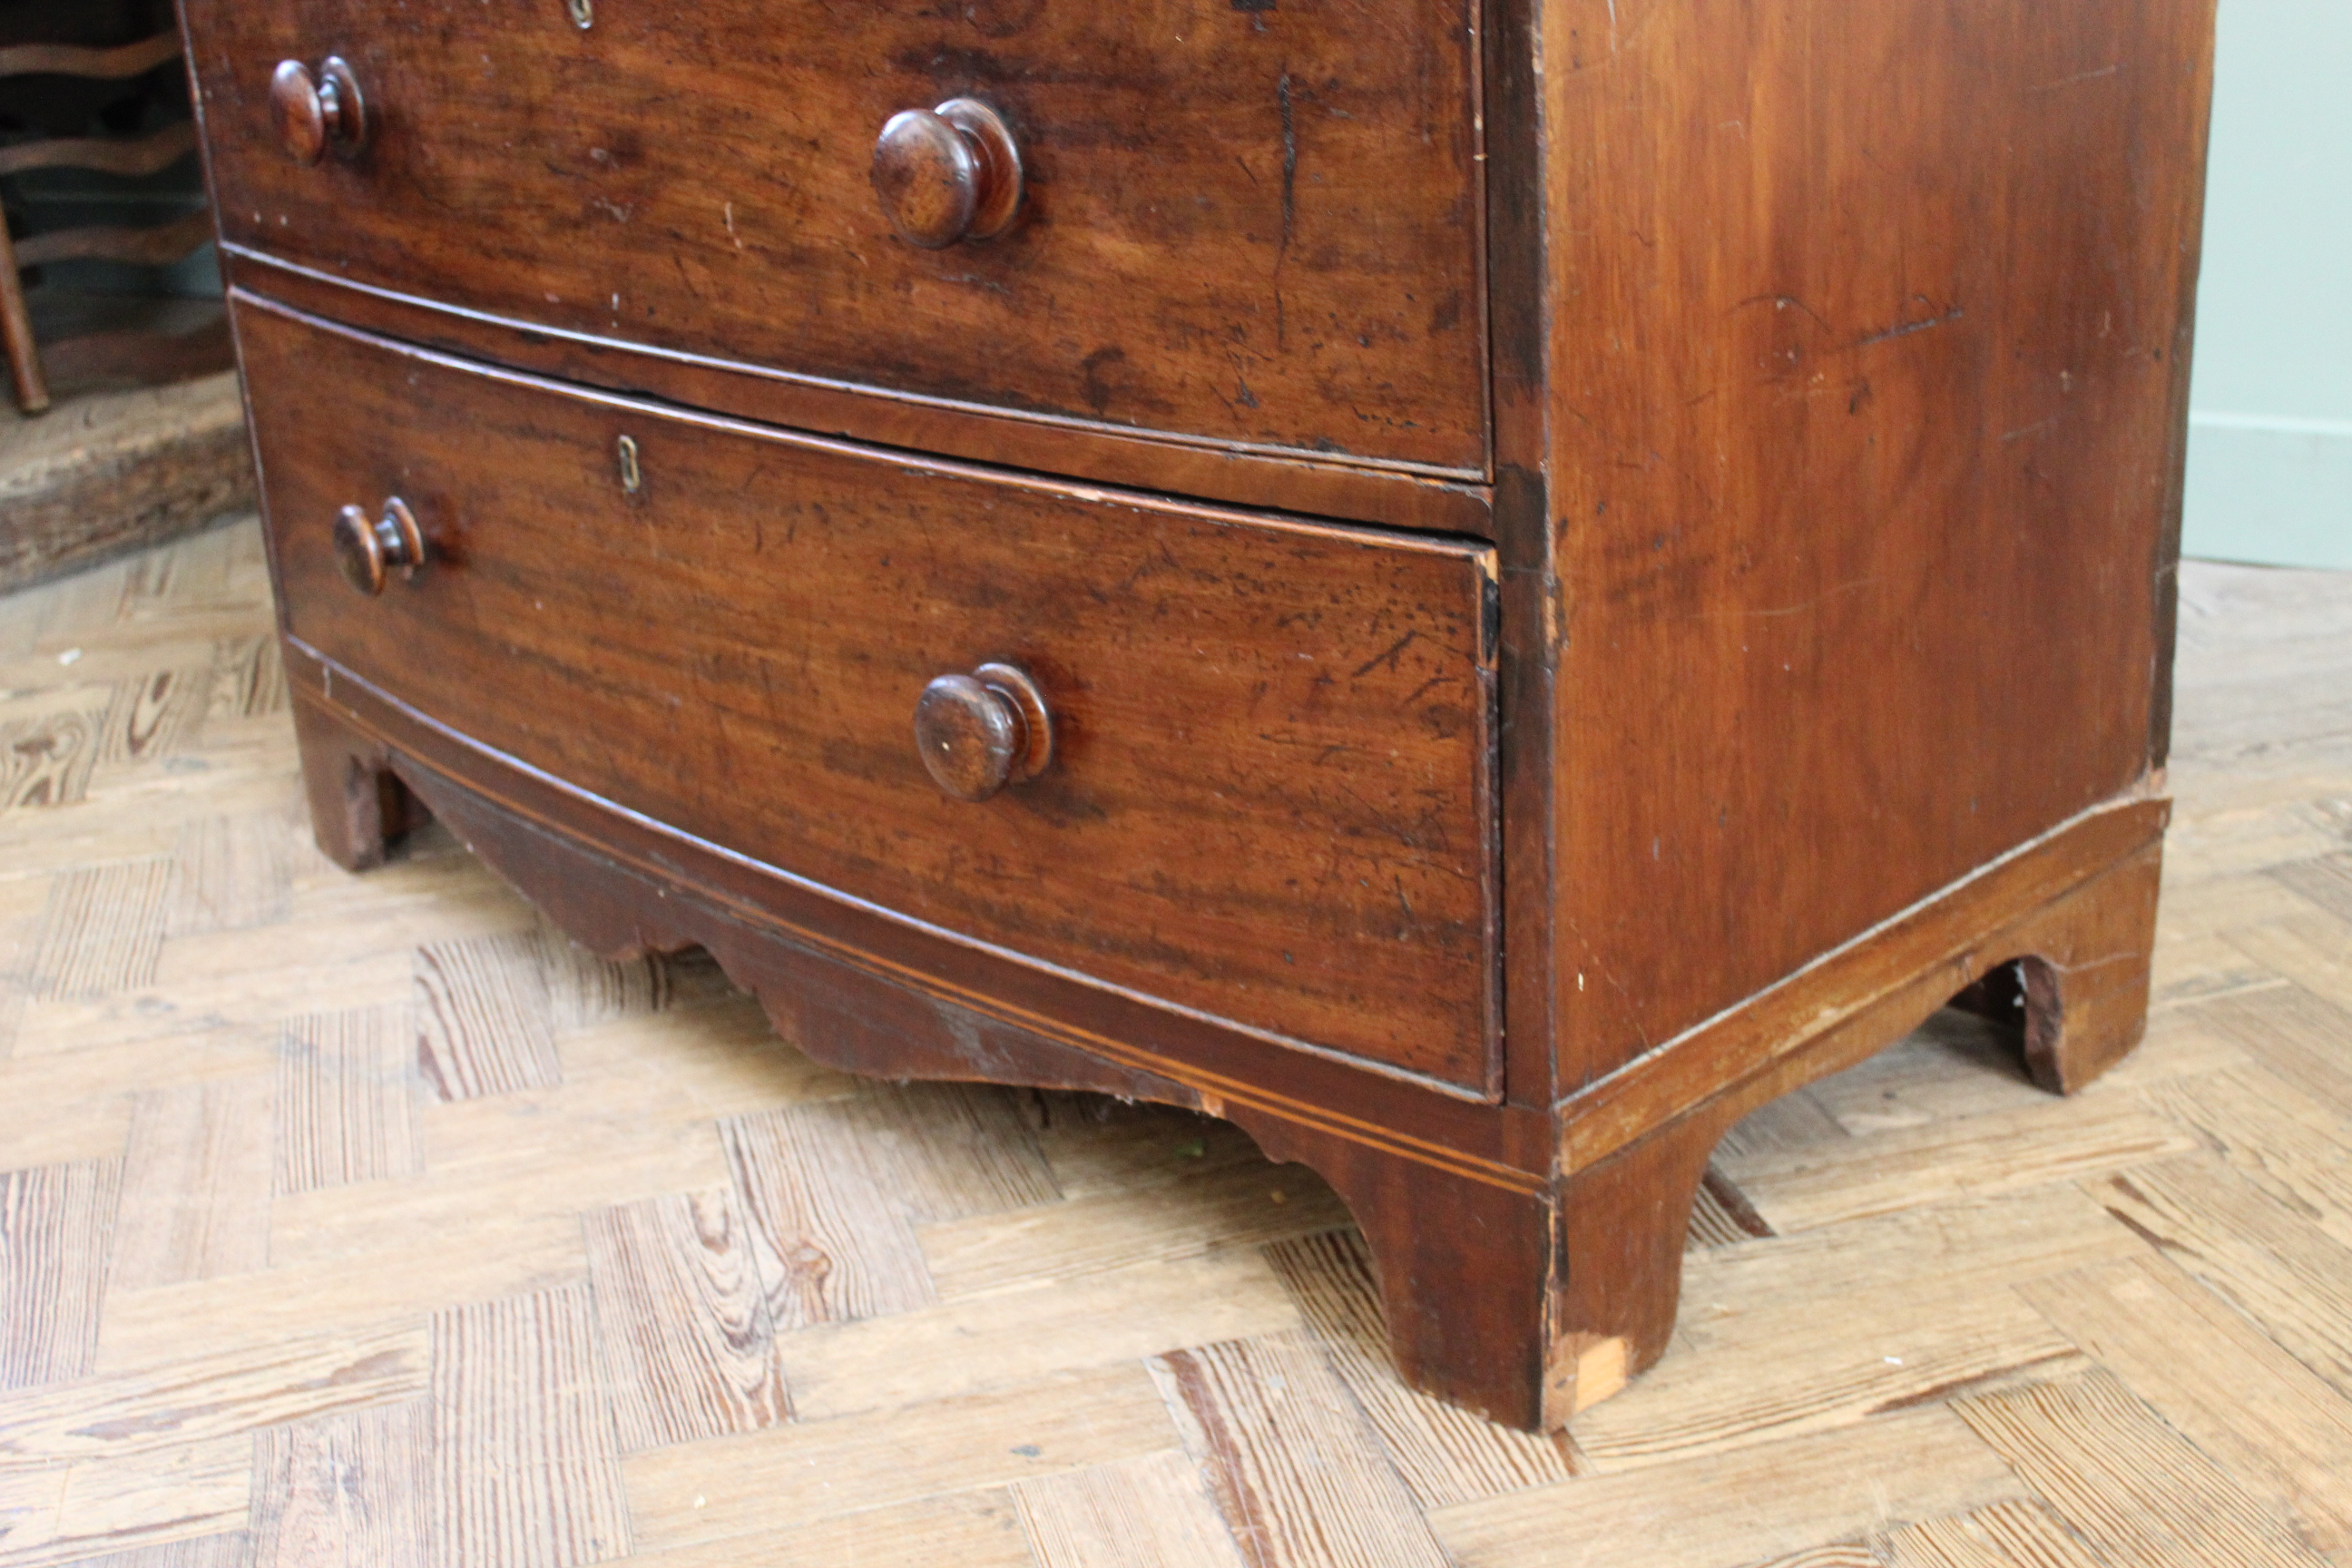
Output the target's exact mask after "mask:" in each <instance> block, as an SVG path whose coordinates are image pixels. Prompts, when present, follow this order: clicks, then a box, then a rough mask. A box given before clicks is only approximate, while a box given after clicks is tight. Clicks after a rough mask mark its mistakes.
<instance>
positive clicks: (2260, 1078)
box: [0, 523, 2352, 1568]
mask: <svg viewBox="0 0 2352 1568" xmlns="http://www.w3.org/2000/svg"><path fill="white" fill-rule="evenodd" d="M268 625H269V612H268V585H267V583H266V580H265V576H264V573H263V570H262V566H261V562H260V557H259V548H258V539H257V533H256V531H255V530H254V528H253V527H252V526H251V525H250V524H249V523H248V524H240V525H236V526H233V527H229V528H226V529H222V530H216V531H213V532H210V533H207V534H205V535H202V536H200V537H198V538H196V539H194V540H192V541H189V542H184V543H183V544H180V545H178V546H176V547H173V548H170V549H166V550H163V551H160V552H154V553H151V554H148V555H145V556H142V557H138V558H135V559H132V560H131V561H128V562H126V563H120V564H117V565H113V566H110V567H105V568H101V569H99V570H95V571H92V572H89V573H87V574H83V575H81V576H79V577H75V578H71V579H69V580H67V581H64V582H60V583H58V584H52V585H49V586H47V587H45V588H42V589H39V590H37V591H35V592H32V593H29V594H26V595H19V596H17V597H16V598H13V599H7V600H0V688H5V689H0V1565H17V1564H32V1563H68V1562H85V1561H87V1562H100V1561H102V1562H104V1563H107V1564H109V1565H110V1568H165V1565H174V1568H186V1565H194V1564H205V1565H207V1568H229V1565H239V1568H241V1565H245V1564H254V1565H257V1568H259V1565H268V1568H278V1565H284V1564H320V1563H333V1564H347V1563H348V1564H378V1563H381V1564H395V1565H411V1564H428V1563H429V1564H434V1565H436V1568H477V1565H478V1568H499V1565H505V1564H525V1563H528V1564H562V1565H569V1564H584V1563H599V1562H605V1561H609V1560H614V1559H622V1558H627V1559H631V1560H632V1561H636V1562H643V1563H648V1564H653V1563H658V1564H662V1565H664V1568H721V1565H724V1568H759V1565H761V1564H788V1563H789V1564H813V1565H814V1564H824V1565H835V1564H842V1565H858V1568H874V1565H879V1564H925V1565H930V1564H955V1565H971V1568H993V1565H1000V1564H1001V1565H1004V1568H1014V1565H1020V1568H1077V1565H1087V1568H1092V1565H1097V1564H1138V1565H1142V1564H1164V1565H1168V1568H1239V1565H1241V1564H1249V1565H1252V1568H1313V1565H1321V1564H1346V1565H1349V1568H1410V1565H1418V1564H1437V1563H1446V1562H1449V1561H1450V1562H1452V1563H1458V1564H1462V1565H1463V1568H1517V1565H1522V1564H1524V1565H1535V1564H1611V1565H1622V1568H1647V1565H1656V1568H1742V1565H1748V1564H1762V1563H1772V1564H1777V1565H1779V1568H1798V1565H1804V1568H1832V1565H1854V1568H1860V1565H1864V1564H1868V1565H1893V1568H2000V1565H2013V1568H2029V1565H2031V1568H2084V1565H2092V1564H2105V1565H2107V1568H2138V1565H2143V1564H2145V1565H2148V1568H2158V1565H2162V1568H2211V1565H2217V1564H2231V1565H2255V1564H2300V1565H2304V1568H2313V1565H2316V1564H2321V1563H2334V1564H2336V1568H2352V1158H2347V1155H2352V578H2347V577H2343V576H2335V577H2331V576H2326V575H2323V574H2286V573H2262V572H2254V571H2248V570H2242V569H2231V568H2221V567H2191V568H2189V570H2188V571H2187V573H2186V574H2185V576H2184V605H2183V614H2182V618H2181V626H2182V637H2181V667H2180V677H2181V679H2180V705H2179V731H2178V735H2179V743H2178V749H2177V760H2176V764H2175V768H2174V773H2173V783H2174V786H2175V789H2176V791H2177V794H2178V795H2179V817H2178V822H2177V826H2176V827H2175V829H2174V833H2173V836H2172V839H2171V847H2170V849H2169V860H2168V889H2167V893H2166V903H2165V910H2164V917H2163V946H2162V952H2161V956H2160V960H2159V998H2158V1011H2157V1014H2156V1016H2155V1021H2154V1023H2153V1026H2152V1028H2151V1033H2150V1038H2149V1040H2148V1043H2147V1046H2146V1047H2144V1048H2143V1049H2142V1050H2141V1052H2140V1053H2139V1054H2138V1055H2137V1057H2136V1058H2134V1059H2133V1060H2132V1061H2130V1062H2129V1063H2128V1064H2127V1065H2126V1066H2125V1067H2124V1068H2122V1069H2121V1070H2120V1071H2118V1072H2117V1073H2116V1074H2115V1075H2114V1076H2113V1077H2111V1078H2110V1079H2107V1080H2106V1081H2105V1082H2103V1083H2101V1084H2099V1085H2098V1086H2096V1087H2095V1088H2094V1089H2091V1090H2090V1091H2088V1092H2087V1093H2085V1094H2084V1095H2082V1096H2081V1097H2079V1098H2078V1099H2076V1100H2070V1101H2064V1102H2061V1101H2058V1100H2052V1099H2049V1098H2046V1097H2044V1096H2042V1095H2041V1094H2040V1093H2038V1092H2036V1091H2035V1090H2034V1089H2032V1088H2030V1087H2028V1086H2027V1085H2026V1084H2025V1083H2024V1081H2023V1080H2022V1079H2021V1075H2020V1073H2019V1071H2018V1068H2017V1065H2016V1063H2015V1062H2014V1060H2013V1059H2012V1058H2011V1055H2010V1053H2009V1052H2008V1050H2007V1049H2006V1048H2005V1047H2003V1045H2002V1044H2001V1042H2000V1041H1999V1040H1998V1039H1996V1038H1994V1037H1990V1035H1988V1034H1987V1033H1985V1032H1984V1031H1983V1030H1982V1029H1981V1028H1979V1026H1974V1025H1972V1024H1970V1023H1969V1022H1967V1021H1965V1020H1963V1019H1960V1018H1958V1017H1957V1016H1953V1015H1946V1016H1943V1017H1941V1018H1939V1019H1937V1021H1936V1022H1935V1023H1933V1024H1931V1025H1930V1026H1928V1027H1927V1029H1925V1030H1923V1031H1921V1033H1920V1034H1918V1035H1917V1036H1916V1037H1913V1038H1912V1039H1910V1040H1909V1041H1907V1042H1906V1043H1904V1044H1903V1045H1901V1046H1899V1047H1895V1048H1894V1049H1892V1050H1890V1051H1888V1052H1886V1053H1885V1055H1883V1056H1881V1057H1879V1058H1876V1059H1874V1060H1873V1061H1871V1062H1869V1063H1866V1064H1865V1065H1864V1066H1863V1067H1861V1068H1856V1069H1854V1070H1853V1071H1852V1072H1850V1073H1847V1074H1845V1075H1844V1076H1843V1077H1841V1078H1838V1079H1832V1080H1831V1081H1829V1082H1827V1083H1825V1084H1823V1085H1822V1086H1820V1087H1819V1088H1818V1089H1814V1090H1812V1091H1811V1092H1809V1093H1806V1094H1803V1095H1801V1096H1798V1097H1796V1098H1794V1099H1792V1100H1787V1101H1784V1102H1782V1103H1781V1104H1780V1105H1779V1106H1776V1107H1773V1108H1771V1109H1770V1110H1768V1111H1766V1112H1765V1113H1762V1114H1760V1115H1759V1116H1757V1117H1755V1118H1753V1119H1751V1120H1750V1121H1748V1122H1746V1123H1744V1124H1742V1126H1741V1127H1740V1128H1739V1129H1738V1131H1736V1132H1735V1133H1734V1134H1733V1136H1732V1137H1731V1138H1730V1139H1729V1140H1727V1142H1726V1143H1725V1145H1724V1146H1723V1148H1722V1150H1721V1151H1720V1152H1719V1154H1718V1157H1717V1172H1716V1180H1715V1181H1714V1182H1713V1183H1712V1184H1711V1188H1710V1196H1709V1198H1708V1200H1707V1201H1706V1203H1705V1204H1704V1205H1702V1211H1701V1213H1700V1214H1699V1215H1698V1216H1697V1219H1696V1223H1695V1225H1694V1228H1693V1234H1692V1237H1691V1250H1690V1252H1689V1254H1688V1258H1687V1263H1686V1275H1685V1279H1686V1283H1685V1293H1684V1308H1683V1318H1682V1328H1681V1331H1680V1334H1679V1338H1678V1340H1677V1342H1676V1344H1675V1349H1674V1351H1673V1352H1672V1353H1671V1354H1670V1355H1669V1356H1668V1357H1667V1358H1666V1360H1665V1362H1664V1363H1663V1364H1662V1365H1661V1366H1660V1367H1659V1368H1658V1369H1657V1370H1656V1371H1655V1372H1654V1373H1651V1374H1650V1375H1649V1376H1648V1377H1646V1378H1644V1379H1643V1380H1642V1381H1641V1382H1640V1383H1639V1384H1636V1385H1635V1386H1634V1387H1633V1388H1632V1389H1631V1390H1630V1391H1628V1392H1627V1393H1626V1394H1623V1395H1622V1396H1620V1397H1619V1398H1617V1399H1615V1400H1613V1401H1612V1402H1610V1403H1608V1404H1606V1405H1601V1406H1600V1407H1599V1408H1597V1409H1595V1410H1593V1411H1591V1412H1590V1413H1588V1414H1587V1415H1585V1416H1583V1417H1582V1418H1580V1421H1579V1422H1578V1424H1577V1425H1576V1426H1575V1428H1574V1431H1573V1436H1572V1437H1571V1438H1570V1439H1567V1440H1563V1441H1560V1442H1557V1443H1554V1442H1545V1441H1538V1440H1534V1439H1529V1438H1527V1437H1523V1436H1517V1435H1514V1434H1510V1433H1506V1432H1500V1431H1496V1430H1494V1429H1491V1428H1488V1427H1486V1426H1483V1425H1481V1424H1480V1423H1478V1422H1475V1421H1474V1420H1471V1419H1469V1418H1467V1417H1465V1416H1462V1415H1459V1414H1457V1413H1454V1412H1453V1411H1450V1410H1448V1409H1446V1408H1444V1407H1443V1406H1438V1405H1432V1404H1429V1403H1426V1402H1424V1401H1423V1400H1421V1399H1419V1398H1417V1397H1415V1396H1413V1395H1412V1394H1407V1393H1405V1392H1403V1391H1402V1390H1401V1389H1400V1388H1399V1387H1398V1385H1397V1384H1396V1383H1395V1381H1394V1379H1393V1376H1392V1374H1391V1371H1390V1368H1389V1364H1388V1362H1387V1360H1386V1357H1385V1354H1384V1352H1383V1351H1382V1349H1381V1342H1380V1340H1379V1337H1378V1334H1377V1318H1376V1310H1375V1309H1374V1307H1373V1305H1372V1302H1371V1298H1370V1294H1369V1290H1368V1287H1367V1278H1366V1274H1365V1265H1364V1260H1363V1258H1362V1255H1361V1253H1360V1249H1359V1247H1358V1244H1357V1242H1356V1241H1355V1239H1354V1237H1353V1235H1352V1233H1351V1232H1350V1231H1349V1229H1348V1227H1347V1219H1346V1215H1345V1214H1344V1213H1343V1212H1342V1211H1341V1210H1340V1209H1339V1206H1338V1205H1336V1204H1335V1202H1334V1201H1333V1199H1332V1198H1331V1196H1330V1194H1328V1192H1327V1191H1326V1190H1325V1189H1324V1188H1323V1187H1322V1186H1321V1185H1320V1184H1318V1182H1316V1181H1315V1180H1314V1179H1313V1178H1312V1177H1310V1176H1308V1175H1307V1174H1306V1173H1303V1172H1301V1171H1300V1170H1298V1169H1297V1168H1295V1167H1283V1166H1273V1165H1269V1164H1267V1163H1265V1162H1264V1161H1263V1160H1262V1159H1261V1158H1260V1157H1259V1156H1258V1155H1257V1153H1256V1152H1255V1150H1254V1149H1253V1148H1252V1147H1251V1146H1250V1145H1249V1143H1248V1142H1246V1141H1245V1140H1244V1139H1242V1138H1240V1137H1239V1136H1237V1135H1236V1134H1234V1132H1233V1131H1230V1130H1229V1129H1227V1128H1225V1127H1224V1126H1223V1125H1222V1124H1220V1123H1216V1122H1212V1121H1202V1120H1198V1119H1195V1118H1192V1117H1188V1116H1182V1115H1178V1114H1172V1113H1168V1112H1164V1111H1159V1110H1150V1109H1148V1108H1137V1107H1127V1106H1120V1105H1117V1104H1113V1103H1109V1102H1104V1101H1098V1100H1087V1099H1085V1098H1081V1097H1073V1096H1045V1097H1039V1096H1034V1095H1029V1094H1021V1093H1013V1092H1008V1091H998V1090H980V1089H961V1088H953V1087H938V1086H932V1087H923V1086H917V1087H911V1088H899V1087H895V1086H890V1085H884V1084H872V1083H865V1082H860V1081H858V1080H856V1079H849V1078H846V1077H844V1076H842V1075H840V1074H837V1073H835V1072H831V1071H828V1070H825V1069H824V1068H819V1067H817V1066H815V1065H814V1064H813V1063H812V1062H811V1061H809V1060H808V1059H807V1058H805V1057H803V1056H802V1055H801V1054H800V1053H799V1052H798V1051H797V1050H795V1049H794V1048H793V1046H792V1045H791V1044H789V1043H786V1042H782V1041H780V1040H778V1039H776V1038H775V1037H773V1035H772V1033H771V1031H770V1030H769V1028H768V1026H766V1024H765V1023H764V1021H763V1020H762V1019H761V1017H760V1016H758V1014H757V1013H756V1011H755V1010H754V1009H753V1008H752V1007H751V1006H750V1005H747V1004H746V1003H745V1002H744V1001H743V1000H742V999H740V997H738V996H736V995H734V994H731V993H730V990H729V989H728V987H727V986H726V985H725V984H724V983H723V981H721V980H720V979H719V977H718V976H717V975H716V974H715V973H712V972H711V971H710V970H709V968H708V967H707V966H704V965H701V964H698V963H694V962H691V961H687V960H676V961H669V962H663V963H635V964H629V965H610V964H605V963H598V962H595V961H593V960H592V959H590V958H588V957H586V956H585V955H583V954H582V953H580V952H575V951H573V950H572V949H571V948H570V947H569V946H568V945H567V944H566V943H565V942H563V941H562V939H561V938H560V937H558V936H556V935H554V934H553V933H552V932H551V931H548V930H547V929H545V928H544V927H542V926H541V924H540V923H539V922H538V921H536V920H535V919H534V917H533V915H532V913H531V911H530V910H529V909H528V908H527V907H525V906H524V905H523V904H521V903H520V901H518V900H516V899H515V898H514V897H513V896H512V895H511V894H509V892H507V891H506V890H505V889H503V888H502V887H500V886H499V884H498V883H497V882H496V881H495V880H493V879H491V878H490V877H489V876H488V874H487V873H486V872H484V871H483V870H482V869H481V868H479V867H478V866H477V865H476V864H475V863H474V862H473V860H472V859H471V858H469V857H467V855H466V854H465V853H464V852H463V851H462V850H461V849H459V848H458V847H456V846H455V845H453V844H452V843H450V842H449V841H448V840H447V839H446V837H439V836H436V834H433V833H427V834H425V835H424V836H422V838H421V841H419V842H417V843H415V844H414V845H413V846H412V847H411V848H410V852H409V853H408V855H407V856H406V857H405V858H404V859H402V860H401V861H399V862H398V863H396V864H394V865H393V866H391V867H388V868H385V869H383V871H380V872H377V873H375V874H373V875H370V876H367V877H364V878H352V877H347V876H344V875H343V874H342V873H341V872H339V871H337V870H335V869H334V868H331V866H329V865H327V864H326V863H325V862H324V861H323V860H321V859H320V857H319V856H318V854H317V852H316V851H315V850H314V849H312V848H311V847H310V843H309V840H308V836H307V831H306V828H305V826H304V823H303V821H302V819H301V815H300V810H299V792H298V788H297V784H296V774H295V759H294V753H293V749H292V745H291V739H290V733H289V725H288V721H287V716H286V699H285V692H284V686H283V681H282V678H281V677H280V675H279V673H278V666H277V664H276V661H275V658H274V655H273V651H272V647H271V645H270V643H269V641H268V637H267V635H266V634H267V632H268ZM2017 719H2018V722H2020V723H2023V724H2031V723H2032V722H2033V716H2032V714H2030V713H2021V714H2019V715H2018V716H2017Z"/></svg>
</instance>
